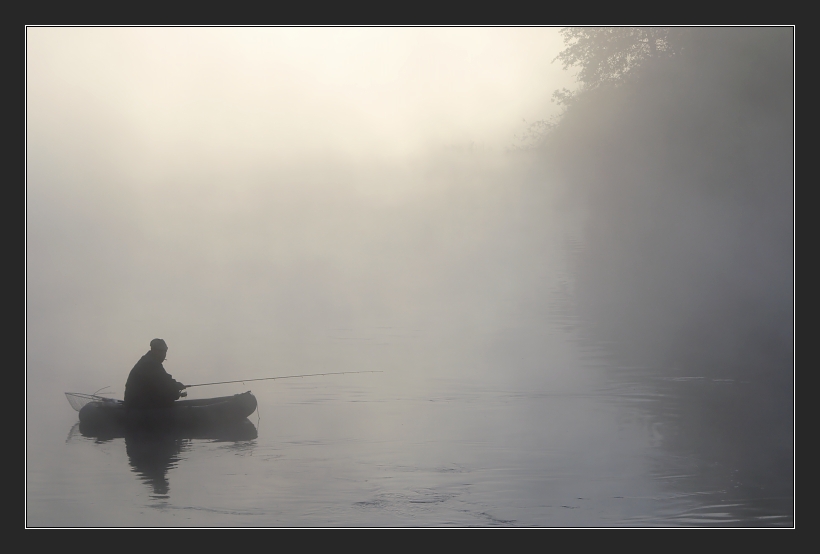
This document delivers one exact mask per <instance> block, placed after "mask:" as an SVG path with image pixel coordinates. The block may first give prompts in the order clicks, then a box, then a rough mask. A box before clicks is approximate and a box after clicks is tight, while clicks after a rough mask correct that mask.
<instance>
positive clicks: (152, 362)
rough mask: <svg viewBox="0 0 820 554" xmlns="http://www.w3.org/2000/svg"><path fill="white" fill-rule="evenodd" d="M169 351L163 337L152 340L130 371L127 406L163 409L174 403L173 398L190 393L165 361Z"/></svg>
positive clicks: (126, 398)
mask: <svg viewBox="0 0 820 554" xmlns="http://www.w3.org/2000/svg"><path fill="white" fill-rule="evenodd" d="M167 353H168V345H167V344H165V341H164V340H162V339H154V340H152V341H151V350H149V351H148V353H147V354H145V356H143V357H142V358H140V361H138V362H137V364H136V365H135V366H134V369H132V370H131V373H129V374H128V381H126V383H125V406H126V407H129V408H161V407H167V406H171V405H172V404H173V403H174V400H177V399H178V398H180V397H181V396H187V395H188V393H187V392H183V390H184V389H185V388H186V387H185V385H183V384H182V383H180V382H179V381H175V380H174V378H173V377H171V375H169V374H168V372H166V371H165V368H164V367H162V362H163V361H165V355H166V354H167Z"/></svg>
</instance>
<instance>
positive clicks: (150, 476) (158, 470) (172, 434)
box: [69, 419, 257, 498]
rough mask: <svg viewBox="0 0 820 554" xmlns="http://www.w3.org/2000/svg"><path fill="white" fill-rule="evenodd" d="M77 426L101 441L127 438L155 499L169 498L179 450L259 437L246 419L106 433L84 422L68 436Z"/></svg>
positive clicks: (129, 450) (139, 472) (138, 471)
mask: <svg viewBox="0 0 820 554" xmlns="http://www.w3.org/2000/svg"><path fill="white" fill-rule="evenodd" d="M75 429H78V430H79V432H80V433H81V434H82V436H84V437H88V438H93V439H95V441H98V442H105V441H110V440H113V439H116V438H124V439H125V451H126V453H127V455H128V463H129V465H130V466H131V468H132V470H133V471H134V472H135V473H136V474H137V475H139V477H140V479H142V480H143V481H144V482H145V483H146V484H148V485H149V487H150V488H151V490H152V491H153V494H154V497H155V498H168V493H169V491H170V484H169V482H168V478H167V474H168V471H169V470H170V469H171V468H174V467H176V465H177V464H178V462H179V461H180V453H182V452H183V451H185V450H187V449H189V448H190V444H191V441H192V440H210V441H214V442H247V441H253V440H254V439H256V438H257V431H256V427H255V426H254V424H253V423H251V422H250V420H248V419H245V420H244V421H240V422H238V423H235V424H230V425H218V426H212V427H211V428H205V429H202V428H200V429H198V430H197V431H196V432H191V431H190V430H174V429H165V430H139V429H137V430H133V429H125V428H123V429H113V430H112V429H107V430H106V431H105V432H104V433H100V432H97V431H88V430H86V429H84V428H83V425H82V424H77V425H75V426H74V427H72V431H71V432H70V433H69V438H70V437H71V435H72V434H73V433H74V432H75Z"/></svg>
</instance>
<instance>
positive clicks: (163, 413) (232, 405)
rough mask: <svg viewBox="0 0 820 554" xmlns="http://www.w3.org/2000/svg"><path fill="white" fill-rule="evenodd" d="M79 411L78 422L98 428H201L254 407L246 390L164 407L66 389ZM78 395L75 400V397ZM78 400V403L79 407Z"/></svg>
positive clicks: (235, 417) (234, 418)
mask: <svg viewBox="0 0 820 554" xmlns="http://www.w3.org/2000/svg"><path fill="white" fill-rule="evenodd" d="M66 397H67V398H68V400H69V402H70V403H71V405H72V406H73V407H74V408H75V409H78V410H79V412H80V426H81V427H82V428H85V429H89V430H90V429H99V428H122V427H125V428H146V429H157V428H159V429H167V428H175V429H201V428H210V427H215V426H222V425H230V424H235V423H238V422H240V421H242V420H244V419H245V418H247V417H248V416H249V415H251V414H252V413H253V412H254V411H255V410H256V397H254V395H253V394H251V393H250V391H248V392H245V393H242V394H235V395H233V396H221V397H218V398H202V399H199V400H177V401H176V402H174V403H173V405H171V406H169V407H167V408H129V407H127V406H126V405H125V404H123V402H122V401H121V400H113V399H110V398H102V397H98V396H91V395H79V394H77V393H66ZM78 399H79V400H78ZM79 404H82V405H81V406H80V407H79V408H78V407H77V406H78V405H79Z"/></svg>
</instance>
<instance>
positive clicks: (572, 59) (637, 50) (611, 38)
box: [553, 27, 685, 104]
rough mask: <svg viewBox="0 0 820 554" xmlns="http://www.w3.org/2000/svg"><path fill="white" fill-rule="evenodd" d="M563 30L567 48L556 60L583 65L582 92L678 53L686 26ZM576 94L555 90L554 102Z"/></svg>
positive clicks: (566, 66)
mask: <svg viewBox="0 0 820 554" xmlns="http://www.w3.org/2000/svg"><path fill="white" fill-rule="evenodd" d="M560 32H561V34H562V35H563V37H564V45H565V48H564V50H562V51H561V53H560V54H558V56H556V57H555V60H558V61H560V62H561V63H562V64H563V66H564V69H569V68H570V67H579V68H580V71H579V72H578V81H579V83H580V84H581V91H585V90H591V89H595V88H597V87H599V86H601V85H606V84H619V83H622V82H624V81H626V80H627V79H628V78H630V77H631V76H633V75H634V74H635V73H636V70H637V69H638V68H640V67H641V66H643V65H645V64H646V63H647V62H649V61H650V60H655V59H660V58H666V57H669V56H672V55H675V54H676V53H677V52H678V51H679V50H680V48H681V45H682V39H683V38H684V36H685V31H684V30H682V29H675V28H665V27H566V28H564V29H561V31H560ZM555 60H553V61H555ZM574 96H575V94H573V93H572V92H570V91H569V90H567V89H563V90H561V91H555V92H554V93H553V101H555V102H557V103H558V104H568V103H570V102H571V101H572V99H573V97H574Z"/></svg>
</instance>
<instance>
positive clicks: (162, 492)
mask: <svg viewBox="0 0 820 554" xmlns="http://www.w3.org/2000/svg"><path fill="white" fill-rule="evenodd" d="M187 442H188V440H187V439H178V438H175V437H173V436H167V435H161V434H160V435H153V436H150V435H149V436H140V434H136V435H131V436H126V437H125V451H126V452H127V453H128V461H129V463H130V464H131V467H132V468H133V470H134V472H135V473H136V474H137V475H139V476H140V478H141V479H142V480H143V481H145V483H146V484H148V485H149V486H150V487H151V488H152V490H153V491H154V495H155V496H156V497H160V498H167V494H168V491H169V488H170V486H169V484H168V479H167V477H166V475H167V473H168V470H169V469H171V468H172V467H174V466H176V464H177V462H179V453H180V452H181V451H182V450H183V448H185V446H186V443H187Z"/></svg>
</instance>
